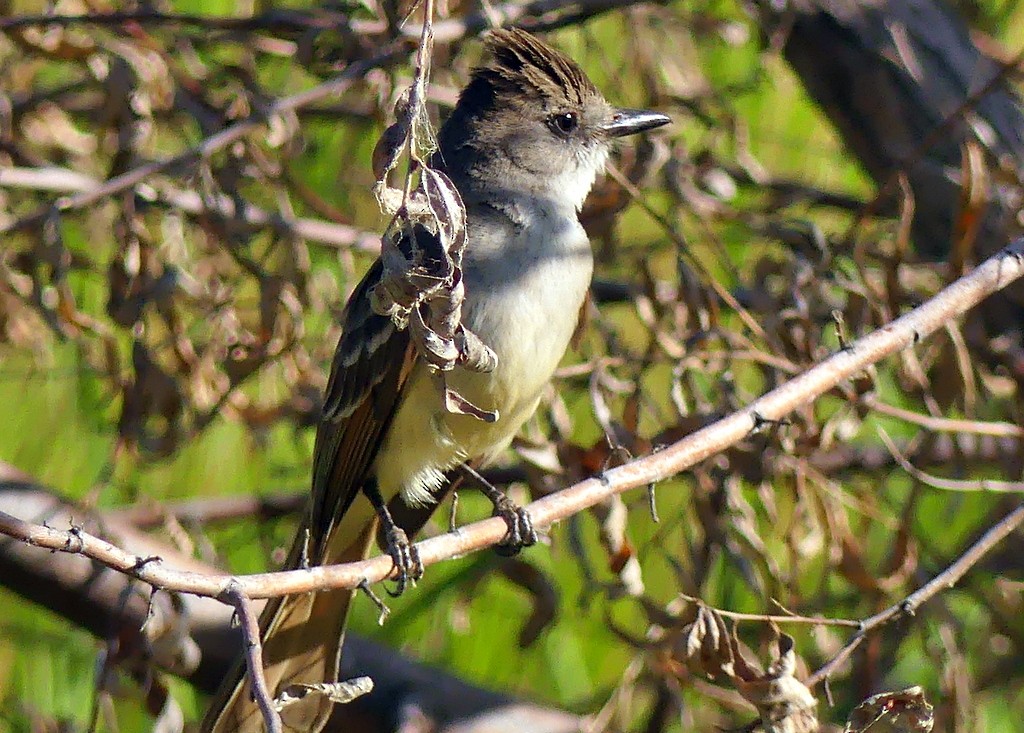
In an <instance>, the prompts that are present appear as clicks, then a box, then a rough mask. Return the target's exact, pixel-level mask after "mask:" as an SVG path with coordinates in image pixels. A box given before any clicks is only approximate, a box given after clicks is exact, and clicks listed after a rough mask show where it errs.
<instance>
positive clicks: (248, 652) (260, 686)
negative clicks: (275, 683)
mask: <svg viewBox="0 0 1024 733" xmlns="http://www.w3.org/2000/svg"><path fill="white" fill-rule="evenodd" d="M219 600H221V601H223V602H224V603H230V604H231V605H232V606H234V607H235V613H236V614H237V615H238V622H239V626H241V628H242V641H243V649H244V654H245V666H246V669H247V670H248V672H249V685H250V688H251V690H252V696H253V698H254V699H255V700H256V705H257V706H258V707H259V709H260V712H261V713H262V714H263V723H264V725H266V727H267V732H268V733H283V731H284V724H283V723H282V722H281V716H280V715H279V714H278V712H277V709H276V708H275V707H274V701H273V700H272V699H271V697H270V690H269V689H267V677H266V675H265V674H263V645H262V644H261V643H260V622H259V618H258V617H257V616H256V611H255V610H253V607H252V600H251V599H250V598H249V597H248V596H246V595H245V593H243V592H242V590H241V589H240V588H239V587H238V586H237V585H235V584H234V583H230V584H229V585H228V587H227V589H226V590H225V592H224V595H222V596H221V597H220V598H219Z"/></svg>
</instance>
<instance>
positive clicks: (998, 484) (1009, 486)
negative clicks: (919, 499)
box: [878, 428, 1024, 494]
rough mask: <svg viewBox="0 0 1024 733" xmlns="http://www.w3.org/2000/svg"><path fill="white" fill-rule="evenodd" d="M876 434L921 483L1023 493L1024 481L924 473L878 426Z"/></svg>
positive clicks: (947, 489) (966, 489) (895, 457)
mask: <svg viewBox="0 0 1024 733" xmlns="http://www.w3.org/2000/svg"><path fill="white" fill-rule="evenodd" d="M878 434H879V435H880V436H881V438H882V442H883V443H885V447H886V448H888V449H889V452H890V453H891V454H892V457H893V459H894V460H895V461H896V463H898V464H899V465H900V467H901V468H902V469H903V470H904V471H906V472H907V473H909V474H910V475H911V476H913V477H914V478H915V479H917V480H918V481H920V482H921V483H923V484H927V485H928V486H931V487H932V488H934V489H941V490H943V491H966V492H977V491H987V492H991V493H994V494H1020V493H1024V481H997V480H994V479H975V480H967V481H958V480H955V479H945V478H940V477H938V476H932V475H931V474H929V473H925V472H924V471H922V470H921V469H919V468H917V467H916V466H915V465H914V464H912V463H911V462H910V461H909V460H907V457H906V456H904V455H903V454H902V453H901V452H900V449H899V448H897V447H896V444H895V443H894V442H893V441H892V438H890V437H889V434H888V433H887V432H885V431H884V430H882V429H881V428H879V429H878Z"/></svg>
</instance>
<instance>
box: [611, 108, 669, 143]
mask: <svg viewBox="0 0 1024 733" xmlns="http://www.w3.org/2000/svg"><path fill="white" fill-rule="evenodd" d="M671 121H672V120H671V119H670V118H668V117H666V116H665V115H663V114H659V113H657V112H650V111H648V110H645V109H617V110H615V112H614V113H613V114H612V118H611V119H610V120H609V121H608V122H606V123H605V124H604V126H603V128H602V129H603V130H604V132H605V134H606V135H608V137H622V136H624V135H632V134H634V133H637V132H643V131H644V130H653V129H654V128H655V127H661V126H662V125H667V124H668V123H669V122H671Z"/></svg>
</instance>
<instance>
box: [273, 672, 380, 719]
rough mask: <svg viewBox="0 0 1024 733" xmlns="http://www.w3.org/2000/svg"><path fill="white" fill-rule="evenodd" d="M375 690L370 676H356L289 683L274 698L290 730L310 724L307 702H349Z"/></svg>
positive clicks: (275, 707) (275, 706)
mask: <svg viewBox="0 0 1024 733" xmlns="http://www.w3.org/2000/svg"><path fill="white" fill-rule="evenodd" d="M372 690H373V680H372V679H370V678H369V677H355V678H353V679H350V680H344V681H340V682H333V683H327V682H321V683H317V684H313V685H289V686H288V687H286V688H285V689H284V690H282V691H281V694H279V695H278V696H277V697H276V698H275V699H274V709H275V710H277V712H279V713H281V720H282V722H284V724H285V725H287V726H289V729H290V730H301V729H302V726H303V725H308V722H307V721H308V719H309V714H310V713H309V705H308V704H307V703H310V702H316V703H317V706H319V701H320V700H321V699H322V698H327V699H328V700H330V701H331V702H334V703H341V704H344V703H348V702H352V701H353V700H355V699H356V698H357V697H362V696H363V695H365V694H367V693H368V692H370V691H372Z"/></svg>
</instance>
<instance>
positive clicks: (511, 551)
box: [462, 463, 537, 557]
mask: <svg viewBox="0 0 1024 733" xmlns="http://www.w3.org/2000/svg"><path fill="white" fill-rule="evenodd" d="M462 470H464V471H465V472H466V473H467V474H469V475H470V476H472V477H473V478H475V479H476V481H477V483H478V484H479V486H480V490H481V491H482V492H483V494H484V496H486V497H487V498H488V499H490V501H491V504H493V505H494V513H493V514H492V516H495V517H501V518H502V519H504V520H505V524H507V525H508V534H506V535H505V538H504V539H503V540H502V541H501V542H500V543H499V544H497V545H495V547H494V550H495V552H497V553H498V554H499V555H505V556H506V557H508V556H512V555H516V554H518V553H519V551H520V550H522V549H523V548H524V547H530V546H531V545H535V544H537V530H535V529H534V528H533V520H532V519H531V518H530V514H529V512H527V511H526V510H525V509H523V508H522V507H521V506H519V505H518V504H516V503H515V502H514V501H512V500H511V499H510V498H509V497H508V495H507V494H506V493H505V492H504V491H502V490H501V489H499V488H498V487H497V486H495V485H494V484H492V483H491V482H490V481H488V480H487V479H485V478H484V477H483V476H481V475H480V473H479V472H477V471H476V470H475V469H474V468H473V467H472V466H470V465H469V464H468V463H463V464H462Z"/></svg>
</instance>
